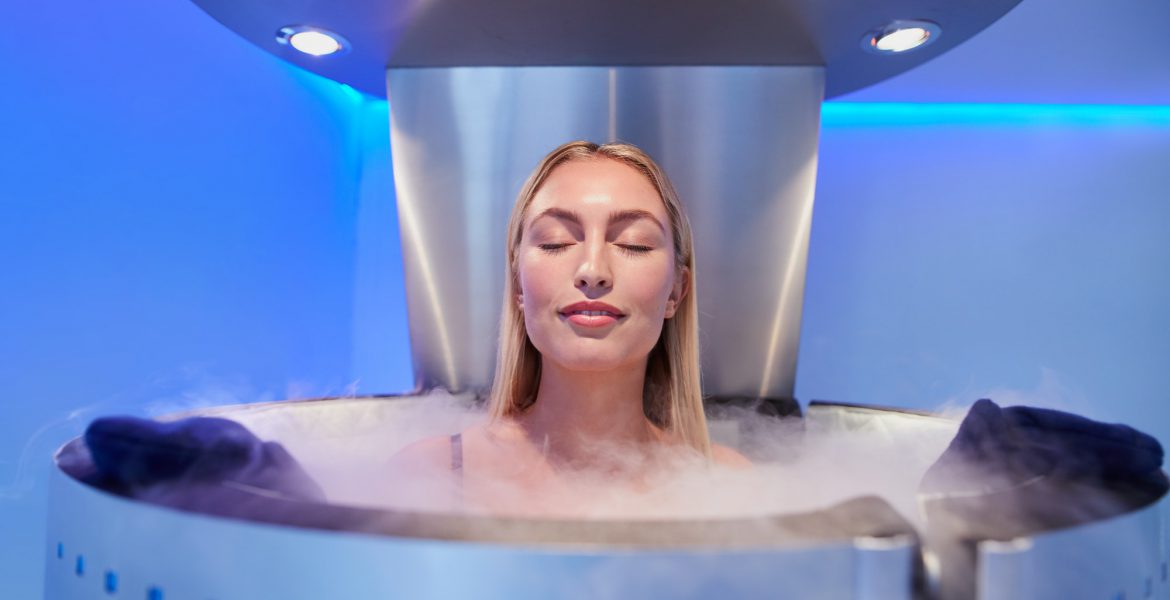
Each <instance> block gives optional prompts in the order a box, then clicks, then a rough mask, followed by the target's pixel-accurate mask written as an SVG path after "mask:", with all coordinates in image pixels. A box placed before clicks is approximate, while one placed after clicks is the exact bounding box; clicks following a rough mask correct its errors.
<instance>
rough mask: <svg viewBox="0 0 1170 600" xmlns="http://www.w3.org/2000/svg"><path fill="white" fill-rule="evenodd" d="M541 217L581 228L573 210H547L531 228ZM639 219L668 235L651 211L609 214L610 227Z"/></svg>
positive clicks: (552, 208)
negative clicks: (652, 223) (646, 221)
mask: <svg viewBox="0 0 1170 600" xmlns="http://www.w3.org/2000/svg"><path fill="white" fill-rule="evenodd" d="M541 217H552V218H554V219H560V220H562V221H568V222H570V223H574V224H576V225H577V226H578V227H580V226H581V216H580V215H578V214H577V213H575V212H573V211H571V210H565V209H563V208H557V207H555V206H553V207H550V208H546V209H544V210H543V211H541V212H540V214H538V215H536V217H535V218H533V219H532V221H531V222H530V224H529V226H530V227H531V226H532V225H535V224H536V222H537V221H538V220H540V219H541ZM638 219H650V220H651V221H653V222H654V224H655V225H658V229H659V230H660V231H662V233H663V234H664V235H665V234H666V228H665V227H663V226H662V222H661V221H659V220H658V218H657V217H655V216H654V214H653V213H651V212H650V211H646V210H642V209H640V208H631V209H626V210H615V211H613V212H611V213H609V226H611V227H612V226H613V224H614V223H622V222H625V221H636V220H638Z"/></svg>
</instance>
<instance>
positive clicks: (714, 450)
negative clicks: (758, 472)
mask: <svg viewBox="0 0 1170 600" xmlns="http://www.w3.org/2000/svg"><path fill="white" fill-rule="evenodd" d="M711 458H713V459H715V462H716V463H718V464H720V465H723V466H725V467H732V468H734V469H749V468H751V466H752V461H750V460H748V457H746V456H744V455H742V454H740V453H739V452H737V451H736V450H734V449H732V448H729V447H727V446H723V445H721V444H711Z"/></svg>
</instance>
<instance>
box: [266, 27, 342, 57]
mask: <svg viewBox="0 0 1170 600" xmlns="http://www.w3.org/2000/svg"><path fill="white" fill-rule="evenodd" d="M276 41H277V42H279V43H281V44H287V45H289V46H292V47H293V48H296V49H297V50H300V51H301V52H304V53H305V54H311V55H313V56H326V55H329V54H337V53H339V52H345V51H346V50H348V49H349V42H347V41H346V40H345V38H343V37H341V36H340V35H337V34H336V33H333V32H332V31H329V30H326V29H321V28H320V27H308V26H305V25H295V26H289V27H281V28H280V31H277V32H276Z"/></svg>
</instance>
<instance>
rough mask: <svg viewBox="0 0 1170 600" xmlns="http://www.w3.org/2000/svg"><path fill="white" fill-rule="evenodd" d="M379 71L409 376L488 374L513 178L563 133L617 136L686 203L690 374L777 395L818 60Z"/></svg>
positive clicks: (710, 384) (802, 249)
mask: <svg viewBox="0 0 1170 600" xmlns="http://www.w3.org/2000/svg"><path fill="white" fill-rule="evenodd" d="M387 86H388V94H389V98H390V113H391V148H392V154H393V162H394V172H395V184H396V187H397V197H398V206H399V223H400V227H401V234H402V243H403V261H404V267H405V277H406V289H407V304H408V311H409V315H410V327H411V346H412V348H411V351H412V356H413V358H414V364H415V376H416V383H417V385H418V387H419V388H429V387H432V386H436V385H441V386H443V387H446V388H448V389H450V390H452V391H457V390H465V389H484V388H486V387H488V386H489V385H490V382H491V375H492V368H493V365H494V360H495V356H494V352H495V344H496V339H497V322H496V321H497V318H498V315H499V308H500V305H499V303H500V296H501V294H502V293H503V289H502V288H503V278H504V254H503V247H504V239H503V236H504V228H505V226H506V224H507V218H508V213H509V211H510V210H511V207H512V204H513V202H514V200H515V197H516V194H517V193H518V191H519V189H520V186H521V185H522V183H523V181H524V178H525V177H526V176H527V174H528V173H529V171H530V170H531V169H532V168H533V167H534V166H535V164H536V162H537V161H538V160H539V159H540V158H541V157H542V156H543V155H544V154H545V153H547V152H548V151H550V150H552V149H553V148H555V147H556V146H558V145H560V144H561V143H564V142H566V141H569V140H573V139H588V140H592V141H596V142H605V141H610V140H614V139H620V140H623V141H628V142H632V143H634V144H637V145H638V146H641V147H642V148H644V149H645V150H647V151H648V152H649V153H650V154H651V155H652V156H654V157H655V159H656V160H658V161H659V162H660V163H661V164H662V166H663V168H665V169H666V171H667V173H668V174H669V175H670V176H671V178H672V180H673V181H674V183H675V185H676V186H677V187H678V190H679V193H680V195H681V196H682V199H683V203H684V205H685V206H686V210H687V212H688V214H689V216H690V219H691V223H692V227H693V228H694V232H695V240H696V282H697V286H696V293H697V297H698V300H699V312H700V339H701V344H702V348H701V350H702V356H703V359H702V360H703V374H704V391H705V392H706V393H708V394H721V395H724V394H732V395H760V396H773V397H791V395H792V389H793V379H794V376H795V369H796V350H797V343H798V336H799V326H800V313H801V301H802V296H803V289H804V271H805V263H806V257H807V249H808V233H809V228H810V222H811V215H812V202H813V186H814V183H815V177H816V157H817V136H818V133H819V123H820V104H821V101H822V97H823V86H824V72H823V69H822V68H821V67H619V68H598V67H511V68H509V67H487V68H449V69H390V70H389V71H388V72H387Z"/></svg>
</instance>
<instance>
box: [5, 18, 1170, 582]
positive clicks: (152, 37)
mask: <svg viewBox="0 0 1170 600" xmlns="http://www.w3.org/2000/svg"><path fill="white" fill-rule="evenodd" d="M11 10H15V13H16V14H14V15H10V17H11V22H15V23H20V24H21V27H17V28H10V29H9V30H8V31H7V32H6V35H5V36H2V37H0V56H4V57H5V62H4V64H3V66H2V67H0V69H2V71H0V73H2V82H3V93H0V125H2V127H0V131H3V140H2V142H0V283H2V284H3V286H4V290H5V293H4V294H0V393H2V394H3V395H2V396H0V406H2V407H3V418H2V419H0V532H2V535H0V574H2V576H0V597H3V598H25V597H37V596H39V594H40V586H41V582H40V579H41V568H42V566H41V564H40V556H41V553H42V547H43V546H42V545H43V543H44V540H43V539H42V535H43V521H44V505H45V498H44V483H43V482H44V479H45V474H46V472H47V470H48V465H49V456H50V454H51V452H52V450H53V449H54V448H55V447H56V446H57V445H59V444H60V443H61V442H63V441H64V440H66V439H68V438H69V437H72V436H74V435H77V434H78V433H79V432H80V431H81V430H82V428H83V427H84V425H85V424H86V423H87V422H88V421H89V420H90V419H92V418H93V417H94V416H97V415H100V414H109V413H115V412H129V413H134V414H157V413H158V412H162V411H166V410H171V409H175V408H180V407H189V406H192V405H198V404H206V403H226V402H236V401H254V400H265V399H280V398H290V397H308V396H320V395H336V394H346V393H352V392H356V393H367V392H394V391H403V390H406V389H409V388H410V386H411V384H412V381H411V375H410V362H409V357H408V354H407V351H406V347H407V334H406V329H405V312H404V303H403V298H402V289H401V265H400V264H399V260H398V257H397V255H396V254H395V253H394V252H395V251H396V249H397V244H398V239H397V224H396V222H395V220H394V212H393V196H392V191H391V190H390V187H389V185H390V182H389V179H388V177H389V173H388V169H387V168H386V165H388V164H389V162H388V156H389V148H388V142H387V137H388V136H387V132H386V122H387V119H386V106H385V103H384V102H374V101H369V100H367V99H363V98H362V97H360V96H358V95H356V94H354V93H352V92H350V91H348V90H346V89H345V88H343V87H342V86H339V85H337V84H335V83H332V82H329V81H326V80H323V79H320V78H318V77H316V76H313V75H310V74H307V73H304V72H301V71H298V70H295V69H293V68H290V67H288V66H287V65H284V64H282V63H280V62H278V61H277V60H276V59H275V58H273V57H271V56H269V55H267V54H265V53H263V52H261V51H260V50H258V49H256V48H254V47H252V46H250V45H248V44H247V43H245V42H243V41H241V40H240V39H239V38H237V37H236V36H235V35H234V34H232V33H230V32H229V31H227V30H226V29H224V28H222V27H221V26H219V25H218V24H217V23H215V22H214V21H213V20H212V19H210V18H209V17H207V16H206V15H205V14H203V13H202V12H201V11H199V10H198V9H197V8H196V7H195V6H194V5H193V4H191V3H189V2H186V1H174V2H146V1H144V0H127V1H125V2H122V3H120V4H118V5H117V6H116V7H112V6H109V5H102V6H99V5H94V4H92V3H77V2H46V3H41V4H33V3H24V4H22V5H20V6H17V7H12V8H11ZM62 14H68V15H69V18H68V19H62V18H61V17H59V16H58V15H62ZM131 31H132V32H133V36H130V34H129V32H131ZM930 110H937V111H939V112H934V113H931V112H930ZM1037 116H1041V117H1044V118H1041V119H1039V120H1037V119H1036V117H1037ZM1021 117H1022V118H1021ZM1168 121H1170V119H1167V118H1166V113H1165V111H1164V110H1161V109H1155V110H1146V111H1141V110H1137V111H1131V110H1129V109H1124V108H1118V107H1104V108H1074V109H1067V108H1060V109H1054V108H1046V107H1037V106H1031V107H1022V108H1019V109H1010V108H1004V107H993V108H992V110H990V111H989V110H988V109H987V107H983V108H979V107H965V108H964V107H960V108H958V109H954V108H951V109H948V108H937V107H936V108H930V107H914V108H913V110H912V111H911V112H909V113H907V112H906V111H905V110H904V109H903V108H902V107H898V106H891V105H882V104H879V105H863V106H856V105H832V104H830V105H828V106H827V107H826V112H825V118H824V124H823V125H824V127H823V133H822V154H821V162H820V172H819V180H818V190H817V204H816V209H815V215H814V221H813V232H812V241H811V245H810V258H809V275H808V282H807V289H806V301H805V316H804V321H803V325H802V332H803V333H802V342H801V355H800V356H801V358H800V364H799V371H798V379H797V381H798V384H797V386H798V387H797V395H798V396H799V397H800V398H801V399H802V400H809V399H812V398H822V399H832V400H841V401H852V402H865V403H877V404H890V405H899V406H912V407H925V408H934V407H938V406H940V405H943V404H946V403H955V404H966V403H969V402H970V401H972V400H974V399H975V398H978V397H981V396H991V397H993V398H996V399H999V400H1001V401H1004V402H1006V403H1018V402H1027V403H1032V404H1041V405H1047V406H1055V407H1060V408H1066V409H1071V410H1076V411H1078V412H1082V413H1084V414H1088V415H1090V416H1094V417H1097V418H1101V419H1106V420H1117V421H1124V422H1129V423H1132V424H1135V425H1137V426H1139V427H1142V428H1144V429H1146V430H1148V431H1151V432H1153V433H1156V434H1157V435H1158V436H1159V437H1160V438H1161V439H1162V440H1164V441H1165V440H1170V418H1168V417H1170V414H1168V411H1170V409H1167V407H1166V405H1167V403H1166V402H1165V400H1164V398H1165V395H1166V394H1165V391H1164V390H1166V389H1167V388H1168V387H1170V369H1168V368H1167V365H1170V341H1167V336H1166V333H1167V332H1170V268H1168V265H1170V243H1168V242H1167V240H1168V239H1170V201H1168V200H1167V197H1170V175H1167V173H1168V172H1170V169H1166V168H1165V165H1168V164H1170V124H1168ZM359 249H360V250H361V251H359ZM371 249H374V251H371ZM382 249H384V250H385V252H382V251H381V250H382ZM371 256H381V257H383V258H380V259H371V258H370V257H371Z"/></svg>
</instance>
